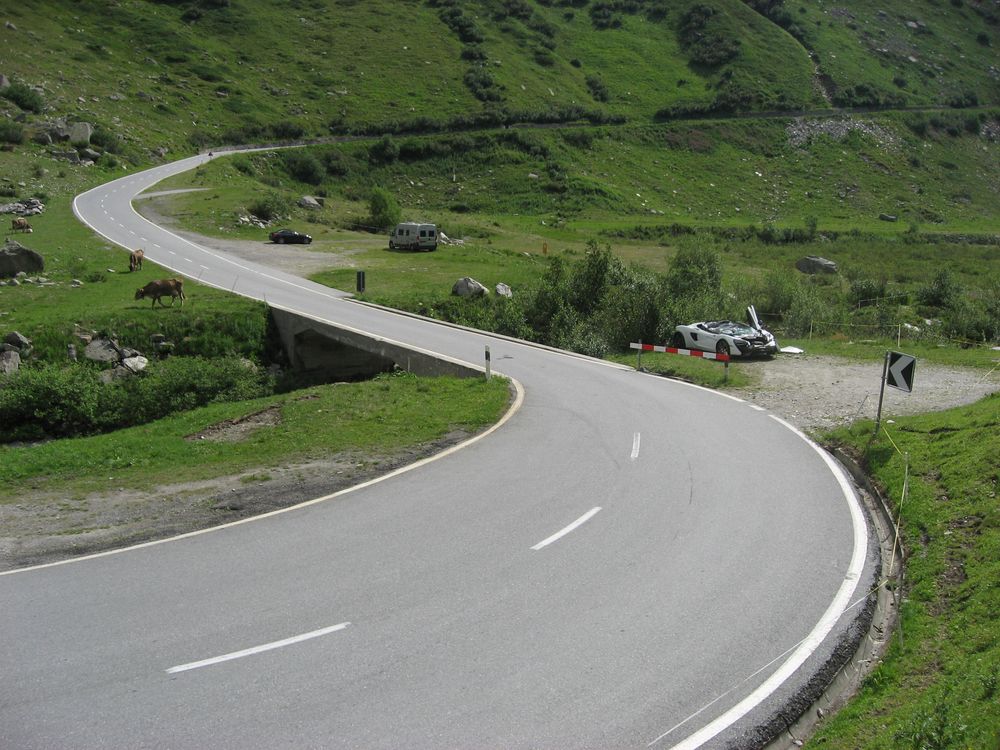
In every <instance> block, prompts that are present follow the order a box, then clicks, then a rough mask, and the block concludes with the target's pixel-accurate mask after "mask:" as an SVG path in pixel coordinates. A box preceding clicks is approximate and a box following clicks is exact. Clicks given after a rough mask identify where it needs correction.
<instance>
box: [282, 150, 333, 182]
mask: <svg viewBox="0 0 1000 750" xmlns="http://www.w3.org/2000/svg"><path fill="white" fill-rule="evenodd" d="M282 161H283V162H284V164H285V169H287V170H288V173H289V174H290V175H291V176H292V177H293V178H294V179H296V180H298V181H299V182H305V183H307V184H309V185H319V184H320V183H321V182H322V181H323V179H324V178H325V177H326V169H325V168H324V166H323V165H322V164H321V163H320V161H319V159H317V158H316V157H315V156H313V154H312V153H311V152H309V151H285V152H284V153H283V154H282Z"/></svg>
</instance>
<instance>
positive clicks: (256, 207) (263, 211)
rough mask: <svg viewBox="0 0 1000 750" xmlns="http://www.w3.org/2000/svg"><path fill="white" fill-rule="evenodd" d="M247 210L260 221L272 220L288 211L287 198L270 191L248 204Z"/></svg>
mask: <svg viewBox="0 0 1000 750" xmlns="http://www.w3.org/2000/svg"><path fill="white" fill-rule="evenodd" d="M247 211H249V212H250V213H251V214H253V215H254V216H256V217H257V218H258V219H260V220H261V221H274V220H275V219H278V218H281V217H282V216H284V215H285V214H286V213H287V212H288V199H287V198H285V197H284V196H283V195H282V194H281V193H277V192H274V191H272V192H269V193H267V194H266V195H264V196H261V197H260V198H258V199H257V200H255V201H254V202H253V203H251V204H250V205H248V206H247Z"/></svg>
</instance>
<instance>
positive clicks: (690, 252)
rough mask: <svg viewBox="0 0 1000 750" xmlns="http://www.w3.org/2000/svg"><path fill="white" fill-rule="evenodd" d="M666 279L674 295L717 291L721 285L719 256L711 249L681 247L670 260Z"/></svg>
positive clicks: (682, 295) (691, 294)
mask: <svg viewBox="0 0 1000 750" xmlns="http://www.w3.org/2000/svg"><path fill="white" fill-rule="evenodd" d="M666 281H667V288H668V289H669V291H670V294H671V295H672V296H674V297H694V296H698V295H701V294H705V293H717V292H718V291H719V288H720V287H721V285H722V266H721V264H720V263H719V256H718V255H716V254H715V253H714V252H713V251H711V250H703V249H700V248H694V247H683V248H681V249H680V250H679V251H678V252H677V255H676V256H675V257H674V259H673V261H672V262H671V264H670V269H669V270H668V271H667V279H666Z"/></svg>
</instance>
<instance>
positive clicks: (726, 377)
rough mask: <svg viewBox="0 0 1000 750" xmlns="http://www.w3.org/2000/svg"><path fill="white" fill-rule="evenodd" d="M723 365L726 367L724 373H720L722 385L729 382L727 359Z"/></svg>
mask: <svg viewBox="0 0 1000 750" xmlns="http://www.w3.org/2000/svg"><path fill="white" fill-rule="evenodd" d="M724 364H725V365H726V369H725V372H723V373H722V382H723V383H728V382H729V360H728V359H727V360H726V361H725V362H724Z"/></svg>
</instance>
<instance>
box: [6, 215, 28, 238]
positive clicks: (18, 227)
mask: <svg viewBox="0 0 1000 750" xmlns="http://www.w3.org/2000/svg"><path fill="white" fill-rule="evenodd" d="M10 231H12V232H27V233H29V234H30V233H31V224H29V223H28V220H27V219H25V218H24V217H23V216H18V217H17V218H16V219H14V220H12V221H11V222H10Z"/></svg>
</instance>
